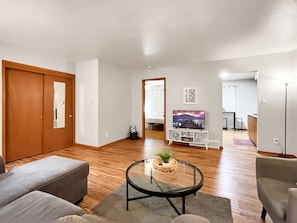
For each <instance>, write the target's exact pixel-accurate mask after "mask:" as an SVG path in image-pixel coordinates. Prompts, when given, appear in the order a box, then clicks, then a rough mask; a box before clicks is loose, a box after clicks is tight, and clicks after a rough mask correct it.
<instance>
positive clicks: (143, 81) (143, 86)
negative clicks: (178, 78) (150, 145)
mask: <svg viewBox="0 0 297 223" xmlns="http://www.w3.org/2000/svg"><path fill="white" fill-rule="evenodd" d="M158 80H163V81H164V105H163V106H164V124H163V129H164V130H163V138H164V141H166V78H165V77H159V78H151V79H143V80H142V138H143V139H145V112H144V105H145V82H146V81H158Z"/></svg>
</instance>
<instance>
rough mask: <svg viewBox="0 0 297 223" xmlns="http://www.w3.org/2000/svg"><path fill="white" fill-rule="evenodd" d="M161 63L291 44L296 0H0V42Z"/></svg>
mask: <svg viewBox="0 0 297 223" xmlns="http://www.w3.org/2000/svg"><path fill="white" fill-rule="evenodd" d="M2 44H3V45H5V46H13V47H20V48H25V49H29V50H32V51H41V52H45V53H52V54H56V55H59V56H62V57H63V58H66V59H67V60H68V61H72V62H77V61H84V60H90V59H94V58H99V59H101V60H103V61H107V62H110V63H113V64H119V65H123V66H126V67H129V68H145V67H147V66H152V67H153V68H154V67H160V66H170V65H173V64H182V63H188V62H200V61H210V60H221V59H230V58H237V57H246V56H253V55H262V54H269V53H276V52H284V51H290V50H295V49H296V48H297V0H26V1H25V0H0V45H2Z"/></svg>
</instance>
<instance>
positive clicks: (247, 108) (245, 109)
mask: <svg viewBox="0 0 297 223" xmlns="http://www.w3.org/2000/svg"><path fill="white" fill-rule="evenodd" d="M234 86H236V87H234ZM224 90H225V91H228V90H231V91H233V94H231V95H230V94H226V95H225V96H224ZM223 108H224V109H225V110H226V111H233V112H235V114H236V118H242V122H243V123H242V128H243V129H247V126H248V125H247V114H256V113H257V112H258V99H257V81H256V80H254V79H247V80H234V81H223ZM229 108H230V109H231V108H233V110H230V109H229ZM230 121H231V122H232V120H230ZM240 125H241V124H240V122H239V120H237V122H236V127H237V128H241V126H240ZM231 126H232V127H233V123H231V124H230V123H228V127H231Z"/></svg>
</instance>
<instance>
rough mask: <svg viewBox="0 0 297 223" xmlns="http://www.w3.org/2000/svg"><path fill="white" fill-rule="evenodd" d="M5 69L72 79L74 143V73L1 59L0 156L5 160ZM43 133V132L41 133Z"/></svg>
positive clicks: (73, 141) (73, 140)
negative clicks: (0, 136)
mask: <svg viewBox="0 0 297 223" xmlns="http://www.w3.org/2000/svg"><path fill="white" fill-rule="evenodd" d="M7 69H16V70H22V71H29V72H34V73H39V74H41V75H51V76H57V77H63V78H68V79H70V80H71V81H72V86H73V87H72V97H73V105H72V110H73V119H72V120H73V134H72V135H73V137H72V144H73V145H74V143H75V75H74V74H70V73H65V72H60V71H55V70H50V69H46V68H41V67H36V66H31V65H26V64H21V63H16V62H12V61H6V60H2V157H3V160H4V161H6V116H7V114H6V103H7V102H6V88H7V86H6V79H7V78H6V77H7V74H6V70H7ZM42 134H43V133H42Z"/></svg>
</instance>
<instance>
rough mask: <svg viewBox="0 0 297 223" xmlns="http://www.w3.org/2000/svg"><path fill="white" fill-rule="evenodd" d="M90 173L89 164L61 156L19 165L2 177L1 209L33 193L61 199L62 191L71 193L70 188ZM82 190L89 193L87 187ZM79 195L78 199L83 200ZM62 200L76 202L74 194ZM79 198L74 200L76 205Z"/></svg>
mask: <svg viewBox="0 0 297 223" xmlns="http://www.w3.org/2000/svg"><path fill="white" fill-rule="evenodd" d="M88 173H89V165H88V163H86V162H83V161H80V160H74V159H69V158H65V157H60V156H50V157H47V158H44V159H40V160H37V161H33V162H30V163H26V164H24V165H20V166H16V167H14V168H11V169H9V170H8V171H6V173H3V174H0V197H1V199H0V208H1V207H3V206H5V205H6V204H8V203H9V202H11V201H13V200H15V199H17V198H19V197H20V196H22V195H24V194H26V193H28V192H30V191H33V190H42V191H45V192H48V193H51V194H54V195H57V196H59V193H61V191H62V192H65V193H66V194H67V192H68V191H70V189H69V188H70V187H71V186H73V185H74V184H75V183H77V182H80V179H84V180H86V177H87V175H88ZM79 189H81V190H82V191H81V194H83V195H85V194H86V193H87V191H86V186H85V187H81V188H79ZM69 193H70V192H69ZM73 194H74V192H73ZM77 194H79V193H78V192H77ZM67 195H68V194H67ZM75 195H76V194H74V195H73V196H75ZM79 195H80V194H79ZM79 195H77V196H78V197H75V199H77V198H82V197H83V196H82V197H81V196H79ZM61 197H62V198H65V199H67V200H70V201H72V200H71V195H70V196H69V197H66V195H64V197H63V196H61ZM75 199H74V200H73V201H75V202H76V201H77V200H75Z"/></svg>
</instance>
